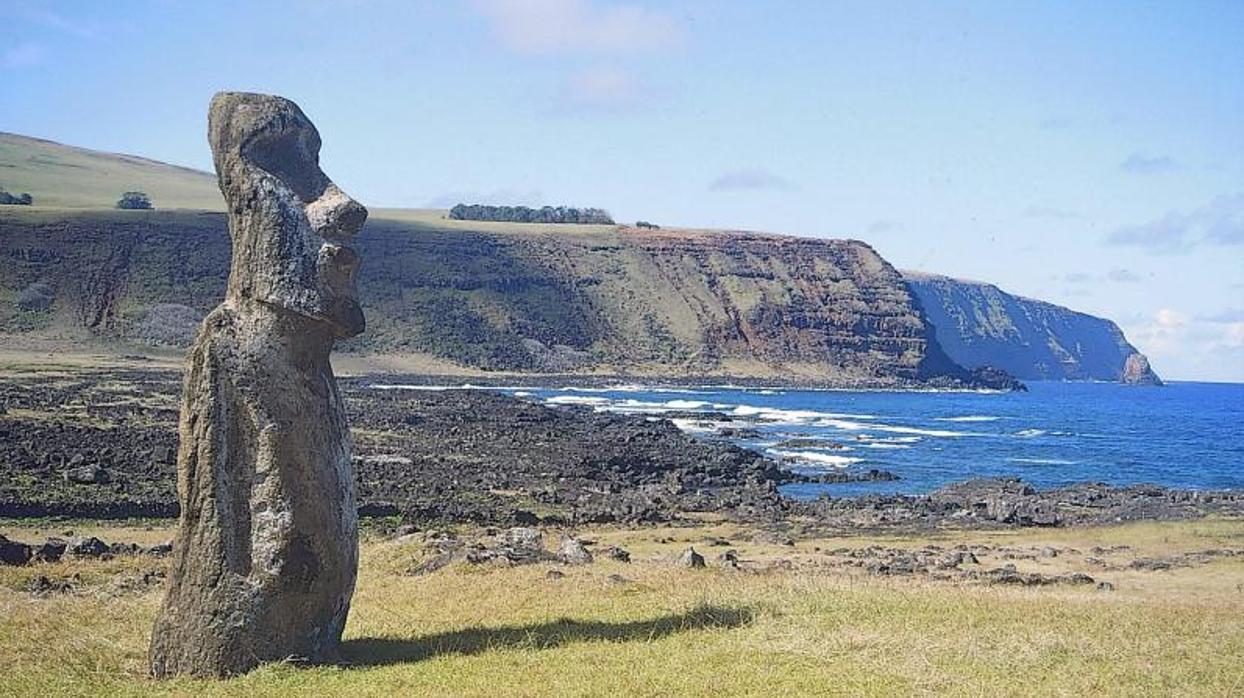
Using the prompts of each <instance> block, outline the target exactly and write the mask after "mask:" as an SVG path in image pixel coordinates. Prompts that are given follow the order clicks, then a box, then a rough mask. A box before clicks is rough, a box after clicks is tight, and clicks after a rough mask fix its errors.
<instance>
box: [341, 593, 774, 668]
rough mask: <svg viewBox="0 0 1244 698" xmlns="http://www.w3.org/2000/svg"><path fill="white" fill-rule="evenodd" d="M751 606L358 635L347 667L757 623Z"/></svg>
mask: <svg viewBox="0 0 1244 698" xmlns="http://www.w3.org/2000/svg"><path fill="white" fill-rule="evenodd" d="M753 616H754V614H753V613H752V611H751V609H749V608H729V607H724V606H711V605H702V606H697V607H696V608H694V609H692V610H690V611H686V612H684V613H679V614H675V615H668V616H661V617H659V618H653V619H651V620H637V621H629V622H625V623H608V622H603V621H577V620H570V619H568V618H562V619H558V620H554V621H550V622H547V623H535V624H531V625H513V626H501V627H496V628H488V627H474V628H466V629H463V630H454V631H451V632H444V633H436V634H434V635H426V636H423V637H416V638H409V639H404V638H388V637H384V638H358V639H353V640H346V641H344V642H342V645H341V658H342V665H343V666H347V667H374V666H388V665H392V664H405V663H411V662H418V661H421V660H424V659H430V658H432V657H438V656H442V655H448V654H460V655H472V654H478V653H480V652H486V651H488V650H491V649H538V650H540V649H549V648H553V647H559V646H561V645H565V644H568V643H571V642H588V641H592V640H605V641H608V642H625V641H630V640H654V639H657V638H662V637H666V636H668V635H673V634H675V633H679V632H685V631H688V630H697V629H703V628H737V627H741V626H744V625H748V624H750V623H751V622H752V619H753Z"/></svg>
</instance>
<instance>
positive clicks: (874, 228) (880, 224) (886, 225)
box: [868, 220, 903, 235]
mask: <svg viewBox="0 0 1244 698" xmlns="http://www.w3.org/2000/svg"><path fill="white" fill-rule="evenodd" d="M902 229H903V224H902V223H899V222H898V221H888V220H880V221H873V223H872V225H869V226H868V232H869V233H870V234H873V235H880V234H881V233H892V232H895V231H897V230H902Z"/></svg>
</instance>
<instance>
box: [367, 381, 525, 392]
mask: <svg viewBox="0 0 1244 698" xmlns="http://www.w3.org/2000/svg"><path fill="white" fill-rule="evenodd" d="M367 387H368V388H372V389H375V390H422V391H425V392H430V393H440V392H444V391H446V390H496V391H499V392H505V391H511V390H528V391H530V390H540V388H538V387H536V386H534V385H475V384H474V383H463V384H462V385H432V384H428V383H372V384H371V385H368V386H367Z"/></svg>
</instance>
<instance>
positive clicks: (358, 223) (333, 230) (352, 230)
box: [307, 184, 367, 241]
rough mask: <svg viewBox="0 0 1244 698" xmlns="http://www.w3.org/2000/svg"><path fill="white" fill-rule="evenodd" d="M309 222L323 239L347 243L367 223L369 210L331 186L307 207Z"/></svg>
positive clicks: (334, 186) (333, 185)
mask: <svg viewBox="0 0 1244 698" xmlns="http://www.w3.org/2000/svg"><path fill="white" fill-rule="evenodd" d="M307 220H308V221H310V223H311V227H312V228H314V229H315V232H316V233H318V234H319V235H320V236H321V237H324V238H327V239H330V240H342V241H346V240H349V239H350V238H352V237H354V236H355V235H357V234H358V232H359V230H360V229H361V228H362V227H363V223H364V222H366V221H367V209H366V208H364V207H363V205H362V204H360V203H359V202H357V201H355V200H354V199H351V198H350V197H349V196H346V194H345V192H343V191H341V190H340V189H338V188H337V185H335V184H330V185H328V188H327V189H325V190H324V193H323V194H322V195H321V196H320V198H318V199H316V200H315V201H313V202H311V203H310V204H308V205H307Z"/></svg>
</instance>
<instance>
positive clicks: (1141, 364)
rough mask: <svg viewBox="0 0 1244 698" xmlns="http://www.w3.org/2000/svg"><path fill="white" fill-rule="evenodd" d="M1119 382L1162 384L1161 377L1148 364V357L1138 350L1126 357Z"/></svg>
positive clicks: (1126, 383) (1128, 383)
mask: <svg viewBox="0 0 1244 698" xmlns="http://www.w3.org/2000/svg"><path fill="white" fill-rule="evenodd" d="M1119 382H1120V383H1123V384H1125V385H1162V379H1161V378H1158V374H1156V373H1154V372H1153V368H1152V367H1151V366H1149V358H1148V357H1147V356H1145V355H1144V354H1141V353H1140V352H1135V353H1133V354H1131V355H1129V356H1128V357H1127V361H1125V362H1124V363H1123V372H1122V374H1120V376H1119Z"/></svg>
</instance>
